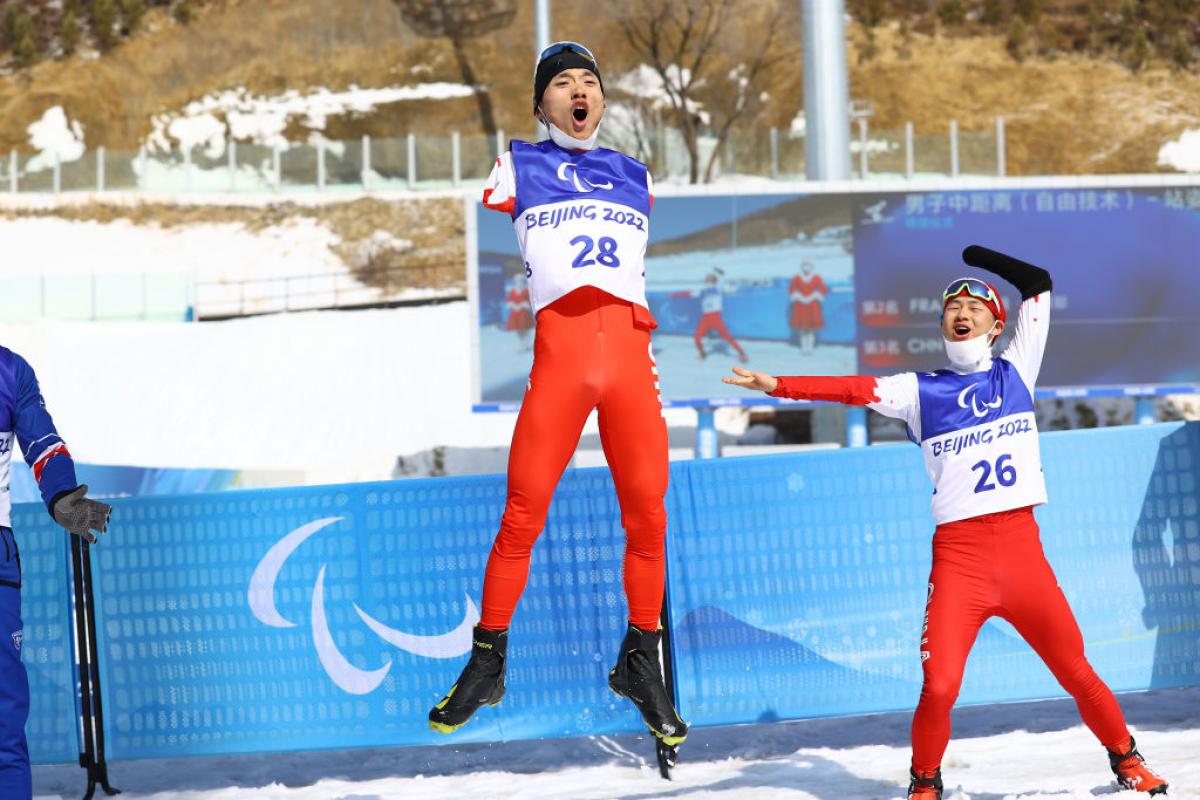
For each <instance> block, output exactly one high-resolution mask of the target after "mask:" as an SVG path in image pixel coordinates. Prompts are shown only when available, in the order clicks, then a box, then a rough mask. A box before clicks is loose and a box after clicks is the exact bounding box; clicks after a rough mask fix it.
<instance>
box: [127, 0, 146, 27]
mask: <svg viewBox="0 0 1200 800" xmlns="http://www.w3.org/2000/svg"><path fill="white" fill-rule="evenodd" d="M145 13H146V3H145V2H144V0H121V27H122V28H124V30H125V33H126V34H133V33H137V30H138V28H140V27H141V25H142V17H143V16H144V15H145Z"/></svg>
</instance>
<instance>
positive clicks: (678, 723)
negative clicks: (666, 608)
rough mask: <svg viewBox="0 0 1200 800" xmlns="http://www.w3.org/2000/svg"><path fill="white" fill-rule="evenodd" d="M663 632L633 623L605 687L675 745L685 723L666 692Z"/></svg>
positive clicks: (684, 731)
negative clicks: (660, 650) (630, 703)
mask: <svg viewBox="0 0 1200 800" xmlns="http://www.w3.org/2000/svg"><path fill="white" fill-rule="evenodd" d="M661 638H662V631H661V630H657V631H644V630H642V629H641V628H638V627H637V626H636V625H634V624H633V623H630V624H629V630H628V631H626V632H625V641H623V642H621V654H620V655H619V656H617V665H616V666H615V667H613V668H612V671H610V672H609V673H608V687H609V688H610V689H612V690H613V691H614V692H616V693H617V694H619V695H621V696H622V697H628V698H629V699H630V700H632V701H633V704H634V705H635V706H637V709H638V711H639V712H641V714H642V719H643V720H644V721H645V723H646V727H648V728H649V729H650V732H651V733H653V734H654V735H655V736H657V737H658V738H659V739H660V740H661V741H662V742H663V743H664V744H666V745H667V746H668V747H671V748H674V747H677V746H678V745H679V743H680V742H682V741H683V740H684V739H686V738H687V733H688V726H687V723H686V722H684V721H683V720H681V719H680V718H679V714H678V713H676V711H675V704H674V703H672V702H671V698H670V696H669V695H668V694H667V687H666V685H665V684H664V683H663V676H662V669H661V667H660V666H659V663H660V662H659V658H658V642H659V640H660V639H661Z"/></svg>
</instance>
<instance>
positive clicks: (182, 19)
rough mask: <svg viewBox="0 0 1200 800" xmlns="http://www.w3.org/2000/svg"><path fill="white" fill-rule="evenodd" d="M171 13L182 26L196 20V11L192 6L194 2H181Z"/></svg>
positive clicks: (186, 0)
mask: <svg viewBox="0 0 1200 800" xmlns="http://www.w3.org/2000/svg"><path fill="white" fill-rule="evenodd" d="M171 13H172V14H173V15H174V16H175V20H176V21H177V22H178V23H179V24H180V25H187V24H188V23H189V22H191V21H192V19H193V18H195V16H196V9H195V6H194V5H193V4H192V0H180V2H179V3H177V4H176V5H175V8H174V9H172V10H171Z"/></svg>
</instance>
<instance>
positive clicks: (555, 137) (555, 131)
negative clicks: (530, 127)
mask: <svg viewBox="0 0 1200 800" xmlns="http://www.w3.org/2000/svg"><path fill="white" fill-rule="evenodd" d="M542 122H544V123H545V124H546V130H547V131H549V133H550V141H552V142H554V143H555V144H556V145H558V146H559V147H561V148H562V149H563V150H595V149H596V137H598V136H599V135H600V124H599V123H597V124H596V130H594V131H592V135H591V136H589V137H588V138H586V139H576V138H575V137H574V136H572V135H571V134H569V133H567V132H566V131H564V130H562V129H561V128H559V127H558V126H557V125H555V124H554V123H553V122H550V121H549V120H547V119H545V118H543V119H542Z"/></svg>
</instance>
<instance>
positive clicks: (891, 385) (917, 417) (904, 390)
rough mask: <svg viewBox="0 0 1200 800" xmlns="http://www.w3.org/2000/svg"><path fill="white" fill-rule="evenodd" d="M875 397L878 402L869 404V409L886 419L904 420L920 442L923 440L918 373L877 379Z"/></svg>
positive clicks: (906, 373)
mask: <svg viewBox="0 0 1200 800" xmlns="http://www.w3.org/2000/svg"><path fill="white" fill-rule="evenodd" d="M875 395H876V396H877V397H878V398H879V400H878V402H873V403H868V404H867V408H869V409H871V410H872V411H878V412H879V413H880V414H883V415H884V416H885V417H892V418H893V419H902V420H904V422H905V424H906V425H908V429H909V430H910V431H911V432H912V434H913V436H914V437H916V439H917V440H918V441H920V439H921V393H920V390H919V388H918V386H917V373H915V372H901V373H900V374H899V375H888V376H887V377H885V378H877V379H876V382H875Z"/></svg>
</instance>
